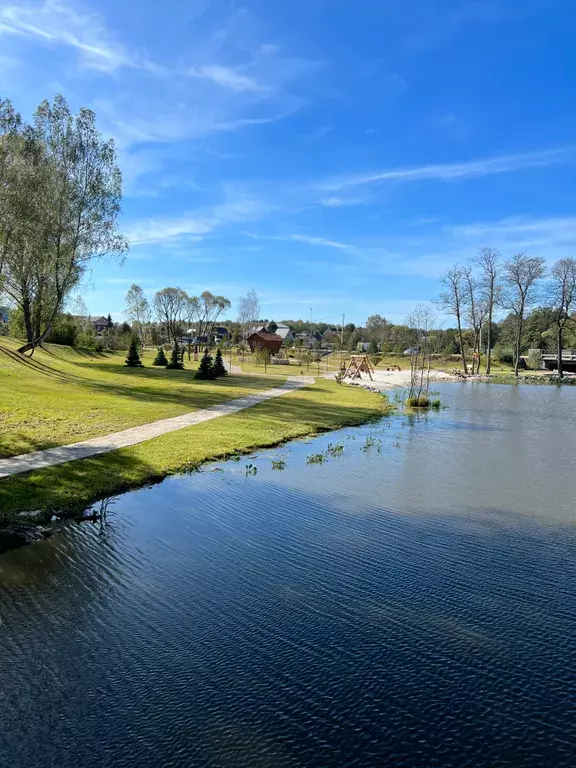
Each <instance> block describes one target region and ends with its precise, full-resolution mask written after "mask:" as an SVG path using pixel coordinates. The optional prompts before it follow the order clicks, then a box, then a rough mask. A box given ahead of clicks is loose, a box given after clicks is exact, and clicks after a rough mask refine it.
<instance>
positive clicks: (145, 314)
mask: <svg viewBox="0 0 576 768" xmlns="http://www.w3.org/2000/svg"><path fill="white" fill-rule="evenodd" d="M124 314H125V315H126V317H127V318H128V320H129V321H130V323H131V324H132V326H133V327H134V328H135V329H136V332H137V333H138V334H139V335H140V337H142V336H143V334H144V328H145V326H146V323H149V322H150V318H151V311H150V304H149V303H148V299H147V298H146V295H145V294H144V291H143V290H142V288H141V287H140V286H139V285H137V284H136V283H132V285H131V286H130V288H129V289H128V292H127V293H126V309H125V310H124Z"/></svg>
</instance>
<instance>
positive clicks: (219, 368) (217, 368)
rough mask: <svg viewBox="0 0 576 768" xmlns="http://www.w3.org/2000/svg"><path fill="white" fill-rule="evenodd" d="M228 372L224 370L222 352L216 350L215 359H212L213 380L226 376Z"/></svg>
mask: <svg viewBox="0 0 576 768" xmlns="http://www.w3.org/2000/svg"><path fill="white" fill-rule="evenodd" d="M227 375H228V371H227V370H226V366H225V365H224V360H223V359H222V352H221V350H220V349H217V350H216V357H215V358H214V378H215V379H217V378H218V377H219V376H227Z"/></svg>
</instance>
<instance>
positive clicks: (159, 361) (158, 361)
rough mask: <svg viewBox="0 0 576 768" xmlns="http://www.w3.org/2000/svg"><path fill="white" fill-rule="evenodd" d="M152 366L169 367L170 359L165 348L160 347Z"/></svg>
mask: <svg viewBox="0 0 576 768" xmlns="http://www.w3.org/2000/svg"><path fill="white" fill-rule="evenodd" d="M152 365H168V358H167V357H166V353H165V352H164V347H158V352H157V353H156V357H155V358H154V360H153V362H152Z"/></svg>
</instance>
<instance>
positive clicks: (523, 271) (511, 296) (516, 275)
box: [501, 253, 546, 376]
mask: <svg viewBox="0 0 576 768" xmlns="http://www.w3.org/2000/svg"><path fill="white" fill-rule="evenodd" d="M545 274H546V266H545V261H544V259H543V258H541V257H540V256H528V255H527V254H526V253H517V254H516V255H514V256H513V257H512V258H511V259H510V260H509V261H507V262H506V263H505V264H504V289H503V291H502V297H501V304H502V306H503V307H504V308H505V309H507V310H508V311H509V312H510V313H511V314H512V316H513V318H514V323H515V329H514V336H515V340H514V376H518V370H519V367H520V354H521V352H522V337H523V333H524V322H525V320H526V314H527V312H528V310H529V309H530V308H531V307H533V306H534V304H535V303H536V300H537V298H538V288H539V286H540V282H541V281H542V278H543V277H544V276H545Z"/></svg>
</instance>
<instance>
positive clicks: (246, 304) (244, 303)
mask: <svg viewBox="0 0 576 768" xmlns="http://www.w3.org/2000/svg"><path fill="white" fill-rule="evenodd" d="M259 317H260V300H259V299H258V294H257V293H256V291H255V290H254V289H253V288H251V289H250V290H249V291H248V293H247V294H246V296H241V297H240V298H239V299H238V322H239V323H240V326H241V328H242V332H243V333H242V335H243V337H244V340H246V338H247V337H248V334H249V332H250V329H251V328H253V327H254V325H255V324H256V323H257V322H258V318H259Z"/></svg>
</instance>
